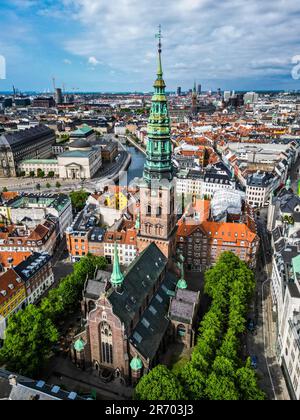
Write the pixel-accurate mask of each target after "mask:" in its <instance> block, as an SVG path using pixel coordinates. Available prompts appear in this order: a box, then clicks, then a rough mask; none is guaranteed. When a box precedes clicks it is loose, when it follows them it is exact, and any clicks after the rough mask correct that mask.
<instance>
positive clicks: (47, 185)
mask: <svg viewBox="0 0 300 420" xmlns="http://www.w3.org/2000/svg"><path fill="white" fill-rule="evenodd" d="M51 187H52V185H51V184H49V182H47V184H46V188H48V190H49V189H50V188H51Z"/></svg>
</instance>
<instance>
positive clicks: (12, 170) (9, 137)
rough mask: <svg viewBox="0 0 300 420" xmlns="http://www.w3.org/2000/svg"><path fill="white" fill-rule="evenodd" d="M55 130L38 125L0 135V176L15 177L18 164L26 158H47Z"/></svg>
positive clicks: (53, 142)
mask: <svg viewBox="0 0 300 420" xmlns="http://www.w3.org/2000/svg"><path fill="white" fill-rule="evenodd" d="M55 141H56V137H55V132H54V131H53V130H51V129H49V128H48V127H46V126H43V125H39V126H37V127H34V128H29V129H27V130H22V131H18V132H15V133H8V134H6V133H5V134H2V135H1V136H0V156H1V165H0V177H5V178H6V177H15V176H16V175H17V172H18V165H19V164H20V162H22V161H23V160H27V159H48V158H49V157H51V154H52V146H53V145H54V144H55Z"/></svg>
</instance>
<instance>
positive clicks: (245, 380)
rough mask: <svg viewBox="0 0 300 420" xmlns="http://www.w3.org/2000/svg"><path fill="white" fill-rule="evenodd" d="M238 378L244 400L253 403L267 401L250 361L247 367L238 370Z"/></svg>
mask: <svg viewBox="0 0 300 420" xmlns="http://www.w3.org/2000/svg"><path fill="white" fill-rule="evenodd" d="M236 377H237V386H238V388H239V390H240V394H241V399H242V400H244V401H251V400H265V399H266V396H265V394H264V393H263V392H262V391H261V390H260V389H259V386H258V384H257V377H256V373H255V371H254V370H253V369H251V361H250V359H248V361H247V364H246V366H245V367H242V368H241V369H238V371H237V372H236Z"/></svg>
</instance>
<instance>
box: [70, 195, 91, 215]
mask: <svg viewBox="0 0 300 420" xmlns="http://www.w3.org/2000/svg"><path fill="white" fill-rule="evenodd" d="M89 195H90V194H89V193H88V192H86V191H84V190H80V191H73V192H71V194H70V198H71V201H72V207H73V209H74V210H75V211H77V212H79V211H81V210H83V209H84V207H85V204H86V200H87V199H88V197H89Z"/></svg>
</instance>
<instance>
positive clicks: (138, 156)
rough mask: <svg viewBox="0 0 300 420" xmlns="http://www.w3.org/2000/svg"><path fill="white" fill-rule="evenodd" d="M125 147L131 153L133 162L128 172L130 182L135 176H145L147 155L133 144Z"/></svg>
mask: <svg viewBox="0 0 300 420" xmlns="http://www.w3.org/2000/svg"><path fill="white" fill-rule="evenodd" d="M125 148H126V150H127V152H128V153H130V154H131V164H130V166H129V168H128V172H127V177H128V184H129V183H130V182H131V181H133V180H134V179H135V178H141V177H142V176H143V170H144V164H145V161H146V156H145V155H144V154H143V153H142V152H140V151H139V150H138V149H136V148H135V147H133V146H125Z"/></svg>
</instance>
